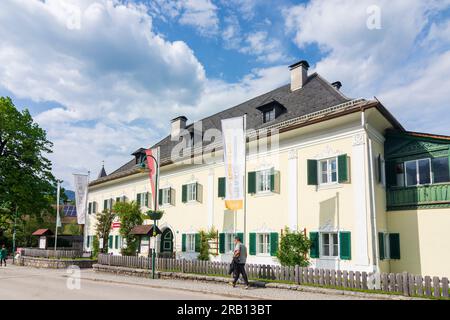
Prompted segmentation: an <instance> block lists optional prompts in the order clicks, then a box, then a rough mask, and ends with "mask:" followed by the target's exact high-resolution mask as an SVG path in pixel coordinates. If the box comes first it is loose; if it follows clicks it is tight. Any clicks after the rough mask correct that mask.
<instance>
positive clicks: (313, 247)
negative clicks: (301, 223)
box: [309, 232, 320, 258]
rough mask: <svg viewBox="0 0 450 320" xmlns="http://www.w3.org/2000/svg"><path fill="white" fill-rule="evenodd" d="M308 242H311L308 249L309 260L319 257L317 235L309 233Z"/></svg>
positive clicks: (316, 233)
mask: <svg viewBox="0 0 450 320" xmlns="http://www.w3.org/2000/svg"><path fill="white" fill-rule="evenodd" d="M309 240H310V241H311V248H310V249H309V256H310V257H311V258H319V255H320V250H319V233H318V232H310V233H309Z"/></svg>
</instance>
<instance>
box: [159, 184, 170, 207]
mask: <svg viewBox="0 0 450 320" xmlns="http://www.w3.org/2000/svg"><path fill="white" fill-rule="evenodd" d="M171 189H172V188H171V187H166V188H162V189H161V205H162V206H169V205H171V202H170V200H171V199H170V193H171Z"/></svg>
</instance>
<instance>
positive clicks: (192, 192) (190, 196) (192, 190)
mask: <svg viewBox="0 0 450 320" xmlns="http://www.w3.org/2000/svg"><path fill="white" fill-rule="evenodd" d="M196 200H197V184H196V183H191V184H188V185H187V201H188V202H189V201H196Z"/></svg>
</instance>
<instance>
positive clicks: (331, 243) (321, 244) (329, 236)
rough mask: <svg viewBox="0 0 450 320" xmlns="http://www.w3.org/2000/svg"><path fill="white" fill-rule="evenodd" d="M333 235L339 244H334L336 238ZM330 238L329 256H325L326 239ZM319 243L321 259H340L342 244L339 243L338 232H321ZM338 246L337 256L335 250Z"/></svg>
mask: <svg viewBox="0 0 450 320" xmlns="http://www.w3.org/2000/svg"><path fill="white" fill-rule="evenodd" d="M333 235H336V239H337V243H334V239H333V238H334V237H333ZM325 236H327V237H328V247H329V250H328V251H329V254H328V255H325V253H324V251H325V250H324V246H325V241H324V237H325ZM319 237H320V238H319V243H320V258H321V259H322V258H323V259H339V257H340V243H339V232H337V231H330V232H319ZM335 245H337V252H336V255H335V252H334V251H335V249H334V246H335Z"/></svg>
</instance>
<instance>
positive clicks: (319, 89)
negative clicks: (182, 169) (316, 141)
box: [92, 73, 350, 184]
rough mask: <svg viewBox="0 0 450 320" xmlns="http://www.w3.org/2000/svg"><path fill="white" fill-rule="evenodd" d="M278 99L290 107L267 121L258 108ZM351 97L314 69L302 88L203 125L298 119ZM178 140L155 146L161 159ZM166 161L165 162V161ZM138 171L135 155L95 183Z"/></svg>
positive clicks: (281, 92)
mask: <svg viewBox="0 0 450 320" xmlns="http://www.w3.org/2000/svg"><path fill="white" fill-rule="evenodd" d="M274 101H275V102H278V103H279V104H281V105H282V106H283V107H284V108H285V109H286V110H285V112H284V113H282V114H281V115H280V116H278V117H277V118H276V119H275V120H273V121H271V122H269V123H264V122H263V113H262V112H261V111H260V110H258V107H261V106H263V105H265V104H267V103H270V102H274ZM348 101H350V99H349V98H347V97H346V96H344V95H343V94H342V93H341V92H340V91H338V90H336V89H335V88H334V87H333V86H332V85H331V84H330V83H329V82H327V81H326V80H324V79H323V78H322V77H321V76H319V75H318V74H316V73H314V74H312V75H310V76H309V78H308V80H307V82H306V84H305V85H304V86H303V88H301V89H299V90H296V91H291V87H290V84H288V85H285V86H282V87H280V88H278V89H275V90H273V91H270V92H267V93H265V94H263V95H260V96H258V97H256V98H253V99H250V100H248V101H246V102H244V103H241V104H239V105H237V106H234V107H232V108H229V109H226V110H224V111H221V112H219V113H216V114H214V115H212V116H209V117H207V118H204V119H202V120H201V121H202V128H203V131H206V130H208V129H210V128H217V129H219V130H220V129H221V120H222V119H228V118H232V117H238V116H242V115H244V114H247V129H261V128H264V127H267V126H272V125H274V124H277V123H281V122H283V121H286V120H289V119H294V118H297V117H301V116H303V115H307V114H310V113H313V112H316V111H320V110H324V109H327V108H329V107H332V106H335V105H338V104H342V103H345V102H348ZM193 127H194V125H193V124H190V125H187V126H186V129H187V130H191V131H192V130H193ZM216 142H217V141H216ZM177 143H178V141H171V137H170V135H168V136H167V137H165V138H164V139H162V140H161V141H160V142H158V143H156V144H155V145H154V146H152V148H153V147H157V146H159V147H160V151H161V160H163V159H165V158H168V157H170V154H171V150H172V148H173V147H174V146H175V145H176V144H177ZM162 162H163V164H164V161H162ZM134 172H139V170H138V169H137V168H136V162H135V159H132V160H130V161H129V162H128V163H126V164H124V165H123V166H121V167H120V168H119V169H117V170H116V171H114V172H112V173H111V174H109V175H107V176H106V177H102V178H100V179H97V180H96V181H93V182H92V183H93V184H98V183H100V182H103V181H107V180H111V179H115V178H120V177H122V176H126V175H129V174H132V173H134Z"/></svg>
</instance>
